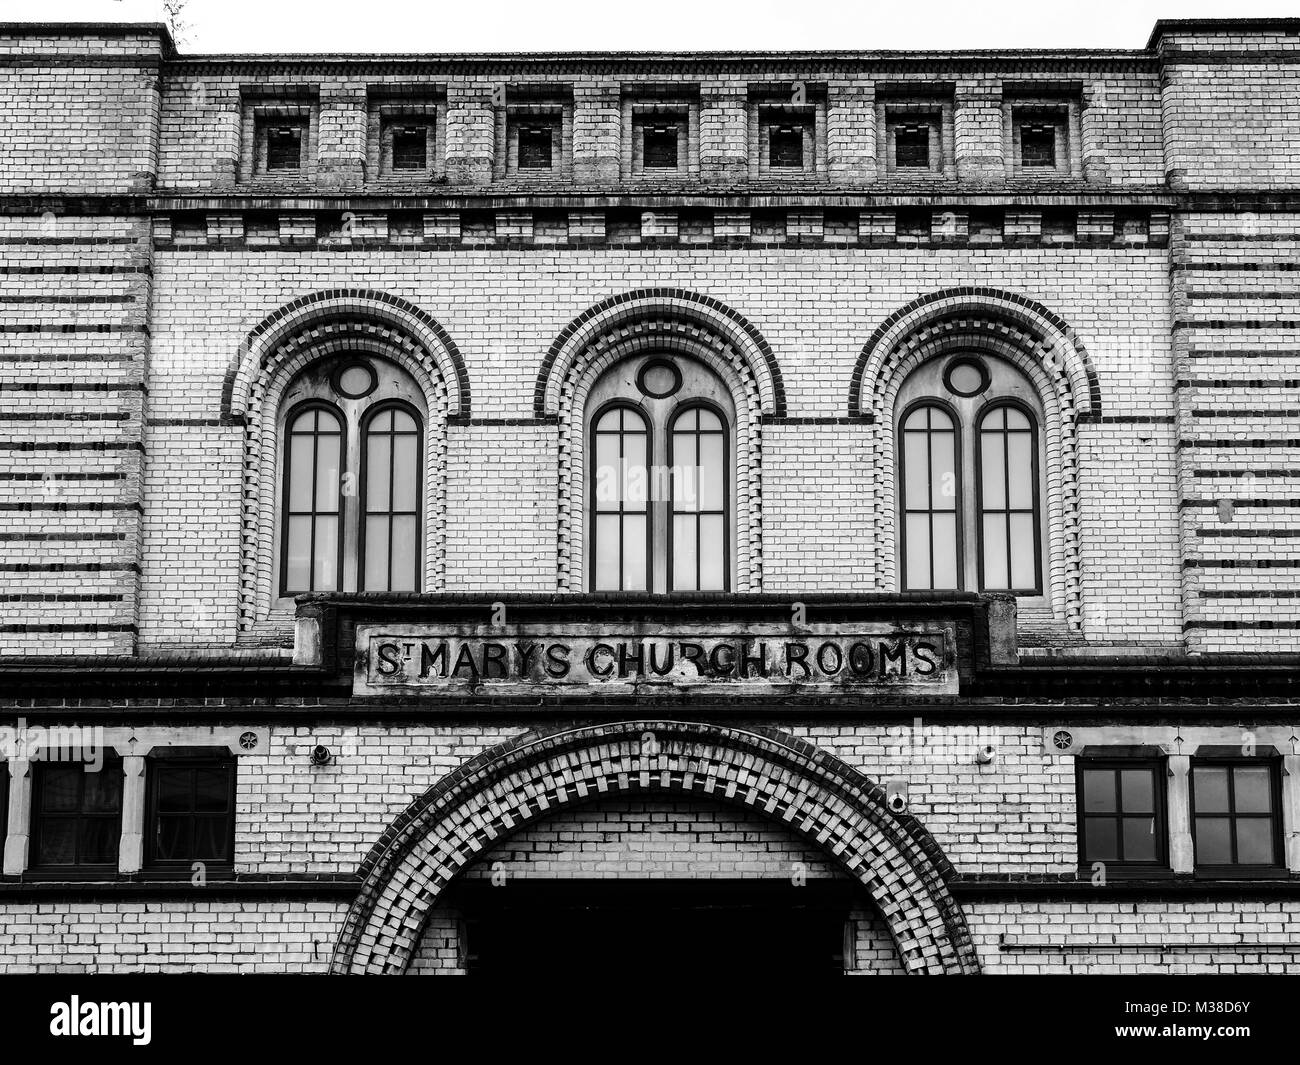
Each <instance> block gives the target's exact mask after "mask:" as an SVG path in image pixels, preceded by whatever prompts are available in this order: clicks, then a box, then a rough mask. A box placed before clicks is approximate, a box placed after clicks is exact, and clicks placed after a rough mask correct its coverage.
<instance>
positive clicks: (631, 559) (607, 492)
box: [592, 403, 650, 592]
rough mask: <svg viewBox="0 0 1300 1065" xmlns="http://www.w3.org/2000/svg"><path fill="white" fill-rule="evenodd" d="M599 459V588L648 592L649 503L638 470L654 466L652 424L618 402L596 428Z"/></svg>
mask: <svg viewBox="0 0 1300 1065" xmlns="http://www.w3.org/2000/svg"><path fill="white" fill-rule="evenodd" d="M592 432H593V434H594V435H593V451H594V459H595V463H594V465H595V473H596V476H595V481H594V485H595V492H594V500H593V508H594V511H595V518H594V526H595V527H594V529H593V534H594V541H593V542H594V546H595V551H594V557H595V587H596V588H597V589H599V590H601V591H620V592H644V591H648V590H649V587H650V585H649V583H648V579H649V574H650V501H649V499H648V498H647V495H648V493H646V492H644V491H639V490H638V483H639V479H638V476H637V471H639V470H645V469H646V468H647V467H648V466H649V464H650V423H649V422H648V421H646V419H645V416H644V415H642V414H641V413H640V412H639V411H637V410H635V409H633V408H631V407H629V406H628V405H627V404H624V403H619V404H616V405H615V406H613V407H610V408H609V409H607V410H606V411H605V412H604V413H603V414H601V415H600V416H599V417H598V418H597V419H596V421H595V424H594V425H593V426H592Z"/></svg>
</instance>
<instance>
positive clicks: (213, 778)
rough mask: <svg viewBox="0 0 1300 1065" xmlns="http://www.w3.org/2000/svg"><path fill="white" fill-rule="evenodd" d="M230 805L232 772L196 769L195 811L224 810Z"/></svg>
mask: <svg viewBox="0 0 1300 1065" xmlns="http://www.w3.org/2000/svg"><path fill="white" fill-rule="evenodd" d="M229 804H230V770H228V769H216V768H213V769H196V770H195V771H194V809H196V810H204V811H208V812H211V811H214V810H218V811H219V810H224V809H226V807H227V806H228V805H229Z"/></svg>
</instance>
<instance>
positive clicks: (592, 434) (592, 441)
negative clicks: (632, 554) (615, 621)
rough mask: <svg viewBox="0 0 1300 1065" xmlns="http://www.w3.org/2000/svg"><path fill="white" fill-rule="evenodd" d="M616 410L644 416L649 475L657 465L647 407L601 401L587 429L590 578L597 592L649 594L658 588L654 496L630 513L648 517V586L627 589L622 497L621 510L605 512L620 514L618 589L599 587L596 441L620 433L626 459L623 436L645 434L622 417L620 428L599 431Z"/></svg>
mask: <svg viewBox="0 0 1300 1065" xmlns="http://www.w3.org/2000/svg"><path fill="white" fill-rule="evenodd" d="M613 410H622V411H624V412H625V413H627V414H631V415H633V416H634V417H636V418H638V419H640V422H641V424H642V425H643V426H645V434H644V435H645V455H646V466H647V478H648V477H649V473H650V469H649V468H651V467H653V465H654V425H653V424H652V423H651V420H650V417H649V416H648V415H647V414H646V412H645V411H643V410H642V409H641V408H640V407H638V406H637V405H636V404H634V403H630V402H628V401H627V400H622V399H615V400H611V401H610V402H609V403H603V404H601V405H600V406H599V407H597V408H596V410H594V411H593V412H592V414H591V418H590V421H589V422H588V431H587V435H588V437H589V441H588V444H587V452H588V457H587V500H588V502H587V506H588V509H589V513H590V514H591V546H590V550H588V552H587V554H588V557H589V558H590V560H591V561H590V565H589V567H588V569H589V578H590V586H591V588H592V590H593V591H606V592H612V591H619V592H623V591H641V592H644V593H645V594H647V595H648V594H650V593H651V591H652V589H653V588H654V585H655V581H654V577H655V574H654V506H653V504H654V500H653V499H651V498H647V499H646V500H645V509H644V511H632V512H630V513H632V514H643V515H644V517H645V556H646V557H645V588H644V589H639V588H631V589H630V588H626V587H625V586H624V585H625V583H626V582H625V574H624V572H623V557H624V552H623V524H624V515H625V513H627V512H626V511H625V507H624V503H625V501H624V500H620V501H619V505H618V510H617V511H604V512H603V513H605V514H606V515H608V514H617V516H618V545H619V552H618V587H617V588H598V586H597V583H596V572H597V567H596V564H597V553H598V551H599V546H600V541H599V539H598V537H599V531H598V530H599V524H600V523H599V517H600V515H601V513H602V512H601V511H600V510H599V508H598V506H597V503H598V500H597V499H596V490H597V486H596V482H597V472H598V471H597V469H596V441H597V439H598V437H600V436H617V437H618V440H619V457H620V458H622V457H623V438H624V437H625V436H629V435H631V436H638V435H641V434H638V433H635V432H633V431H629V430H627V429H625V428H624V427H623V424H622V420H621V419H620V424H619V428H618V429H617V430H609V429H605V430H597V428H596V426H598V425H599V424H600V422H601V419H603V418H604V417H605V415H606V414H608V413H609V412H610V411H613ZM650 489H651V486H650V484H649V483H648V481H647V485H646V490H647V492H649V491H650Z"/></svg>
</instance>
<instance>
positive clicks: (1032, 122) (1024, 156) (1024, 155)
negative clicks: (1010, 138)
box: [1017, 118, 1061, 173]
mask: <svg viewBox="0 0 1300 1065" xmlns="http://www.w3.org/2000/svg"><path fill="white" fill-rule="evenodd" d="M1017 125H1018V127H1019V131H1018V132H1019V140H1020V158H1019V159H1018V160H1017V164H1018V167H1019V169H1021V170H1027V171H1030V172H1031V173H1048V172H1052V173H1054V172H1056V171H1057V170H1059V169H1060V167H1061V158H1060V151H1061V143H1060V142H1061V128H1060V123H1059V122H1056V121H1053V120H1051V119H1045V118H1021V119H1019V120H1018V122H1017ZM1026 134H1028V135H1029V138H1030V139H1029V142H1028V143H1029V144H1030V145H1033V144H1035V143H1036V142H1038V141H1045V142H1047V146H1048V148H1049V149H1050V150H1049V153H1048V155H1047V156H1046V159H1045V161H1044V160H1043V159H1040V158H1037V157H1036V161H1033V162H1031V161H1030V152H1029V151H1027V150H1026ZM1039 148H1040V149H1041V145H1039Z"/></svg>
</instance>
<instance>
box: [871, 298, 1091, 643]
mask: <svg viewBox="0 0 1300 1065" xmlns="http://www.w3.org/2000/svg"><path fill="white" fill-rule="evenodd" d="M956 351H975V352H983V353H985V354H988V355H993V356H996V357H1000V358H1002V359H1005V360H1006V361H1007V362H1010V363H1012V364H1013V365H1014V366H1016V367H1017V368H1019V370H1020V371H1021V372H1022V373H1024V374H1025V376H1026V377H1028V378H1029V380H1030V381H1031V382H1032V384H1033V385H1034V387H1035V388H1036V389H1037V391H1038V394H1039V397H1040V399H1041V401H1042V405H1043V415H1044V424H1043V443H1044V458H1045V474H1046V487H1047V493H1046V499H1045V503H1046V506H1045V521H1046V525H1045V529H1044V542H1045V544H1046V547H1047V552H1046V554H1047V557H1046V559H1045V567H1046V569H1045V578H1046V591H1047V595H1048V600H1049V603H1050V606H1051V612H1052V614H1053V615H1054V616H1055V617H1057V618H1063V619H1064V620H1065V622H1066V624H1067V625H1068V627H1069V628H1070V629H1074V630H1078V629H1080V628H1082V625H1083V573H1082V548H1081V537H1080V518H1079V498H1080V497H1079V442H1078V425H1079V423H1080V422H1085V421H1092V420H1096V419H1098V418H1100V417H1101V391H1100V388H1099V387H1098V383H1097V374H1096V371H1095V370H1094V368H1093V366H1092V361H1091V359H1090V358H1089V356H1088V352H1087V349H1086V348H1085V347H1084V346H1083V344H1082V342H1081V341H1080V339H1079V337H1078V336H1077V335H1076V334H1075V332H1074V330H1073V329H1071V328H1070V326H1068V325H1066V323H1065V322H1064V321H1062V320H1061V319H1060V318H1058V317H1057V316H1056V315H1054V314H1052V313H1051V312H1050V311H1049V310H1048V309H1047V308H1046V307H1043V306H1042V305H1041V304H1039V303H1035V302H1034V301H1033V300H1030V299H1027V298H1025V297H1023V296H1019V295H1016V294H1015V293H1011V292H1003V291H1001V290H998V289H992V288H975V287H971V288H956V289H946V290H943V291H941V292H934V293H931V294H929V295H927V296H923V297H921V298H920V299H917V300H914V301H913V302H912V303H909V304H908V305H907V306H906V307H903V308H901V309H900V310H898V311H897V312H895V313H894V314H893V315H891V316H890V317H889V318H888V319H887V320H886V321H885V322H884V323H883V324H882V325H881V326H880V328H879V329H877V330H876V331H875V333H874V334H873V335H872V337H871V339H870V340H869V341H868V342H867V344H866V346H865V347H864V348H863V349H862V354H861V355H860V356H859V358H858V363H857V366H856V367H855V368H854V371H853V378H852V382H851V384H850V388H849V396H848V412H849V416H850V417H858V416H861V415H864V414H865V415H870V416H871V418H872V419H873V421H874V423H875V425H876V426H877V427H878V431H877V432H876V433H875V435H874V439H873V444H872V453H871V484H872V485H873V490H872V492H873V495H872V506H871V520H872V523H873V529H872V533H873V537H872V539H873V541H874V543H875V544H876V545H877V549H878V550H879V559H880V561H879V564H878V566H877V567H876V585H877V587H878V588H880V589H882V590H886V589H888V590H893V589H895V588H897V587H898V579H899V577H898V528H897V521H896V520H895V514H896V512H897V491H896V484H895V482H896V465H897V464H896V451H895V439H894V436H895V434H894V417H895V413H896V412H895V411H894V405H895V404H894V401H895V397H896V396H897V395H898V390H899V388H900V387H901V385H902V384H903V382H904V380H906V378H907V376H908V375H909V374H910V373H911V372H912V371H913V370H914V369H916V368H917V367H918V366H920V365H921V364H922V363H924V362H926V361H928V360H929V359H931V358H934V357H935V356H937V355H942V354H945V353H950V352H956Z"/></svg>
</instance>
